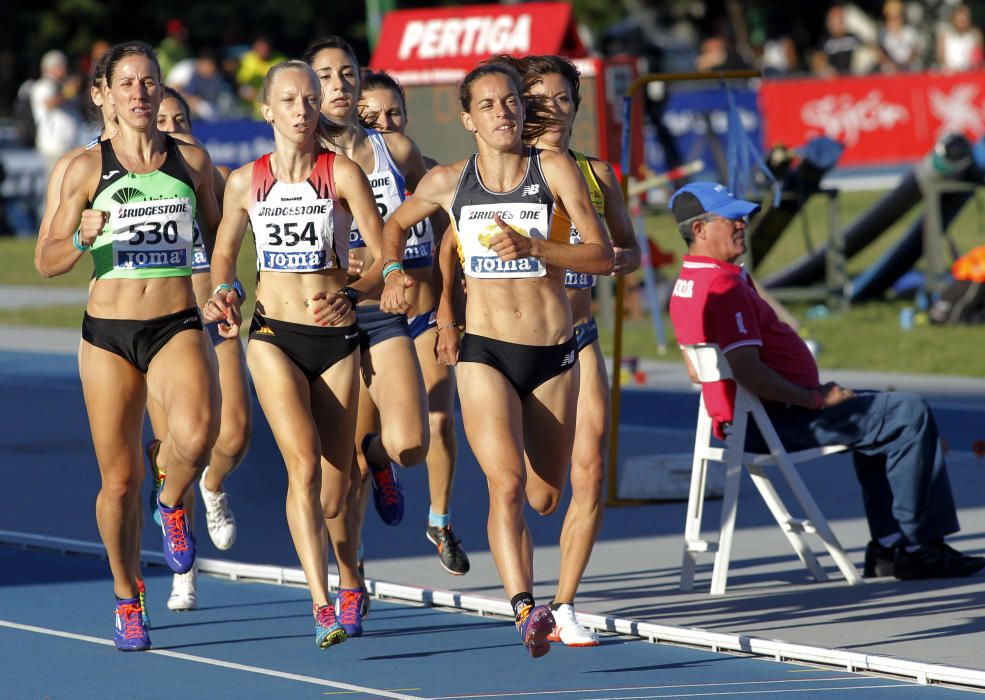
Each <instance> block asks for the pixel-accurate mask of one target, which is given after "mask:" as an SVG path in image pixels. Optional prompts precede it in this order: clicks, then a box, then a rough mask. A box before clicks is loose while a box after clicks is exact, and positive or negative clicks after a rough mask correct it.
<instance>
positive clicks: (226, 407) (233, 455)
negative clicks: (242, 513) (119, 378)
mask: <svg viewBox="0 0 985 700" xmlns="http://www.w3.org/2000/svg"><path fill="white" fill-rule="evenodd" d="M157 128H158V129H159V130H160V131H162V132H164V133H166V134H172V135H174V136H175V138H178V139H180V140H183V141H192V142H195V139H194V137H192V136H191V133H192V118H191V111H190V110H189V107H188V103H187V102H186V101H185V98H184V97H182V95H181V93H179V92H178V91H177V90H175V89H174V88H170V87H165V88H164V99H163V100H161V107H160V108H159V109H158V111H157ZM214 185H215V192H216V197H217V199H218V201H220V202H221V201H222V193H223V190H224V188H225V178H224V177H223V175H222V174H221V173H220V172H219V169H218V168H216V169H215V172H214ZM209 243H210V245H209V246H208V247H211V241H210V242H209ZM209 269H210V267H209V255H208V250H207V247H206V241H205V239H204V237H203V236H202V233H201V230H200V228H199V227H198V226H196V227H195V240H194V244H193V246H192V288H193V289H194V290H195V301H196V303H198V304H199V305H200V306H204V305H205V303H206V302H207V300H208V298H209V294H210V292H211V291H212V286H211V280H210V279H209ZM234 287H235V289H236V290H237V291H239V292H240V293H242V286H240V285H239V283H238V282H235V283H234ZM218 326H219V324H218V322H215V323H209V324H207V325H206V331H207V333H208V335H209V341H210V344H211V345H212V346H213V348H214V349H215V355H216V359H217V360H218V365H219V375H218V380H219V389H220V393H221V412H220V418H219V436H218V437H217V438H216V441H215V444H214V445H213V446H212V454H211V455H210V457H209V463H208V465H207V466H206V467H205V469H204V470H203V472H202V478H201V479H200V480H199V484H198V485H199V488H200V489H201V491H202V502H203V504H204V505H205V520H206V525H207V527H208V531H209V537H210V538H211V540H212V544H214V545H215V547H216V549H221V550H226V549H229V548H230V547H232V546H233V542H234V541H235V540H236V519H235V517H234V516H233V512H232V509H231V508H230V506H229V500H228V496H227V495H226V493H225V491H224V490H223V489H222V484H223V483H224V482H225V479H226V477H227V476H229V474H230V473H231V472H232V471H233V470H234V469H235V468H236V467H237V466H238V465H239V463H240V462H241V461H242V460H243V457H245V456H246V450H247V448H248V447H249V442H250V431H251V422H252V403H253V402H252V398H251V397H250V394H249V390H248V388H247V384H246V358H245V357H244V355H243V346H242V345H241V344H240V343H239V342H235V341H237V340H238V339H232V340H233V341H234V342H226V341H227V340H229V339H227V338H224V337H222V336H221V335H219V331H218ZM147 412H148V413H149V414H150V419H151V425H152V426H153V427H154V433H155V434H156V435H165V434H167V425H168V423H167V414H166V413H164V410H163V408H162V407H161V406H160V404H158V403H157V402H156V401H149V402H148V404H147ZM160 444H161V441H160V440H156V439H155V440H152V441H151V442H150V443H148V445H147V448H146V450H145V451H146V453H147V456H148V459H149V461H150V466H151V471H152V475H153V477H154V486H155V488H154V489H152V491H155V490H157V489H159V488H160V485H161V484H162V483H163V482H164V477H165V474H164V473H163V472H162V470H161V469H160V467H159V466H158V464H157V460H156V457H157V451H158V448H159V447H160ZM152 499H153V495H152ZM152 502H153V501H152ZM184 502H185V508H186V510H187V511H188V524H189V527H192V528H194V525H195V489H194V488H191V489H189V490H188V492H187V493H186V494H185V498H184ZM152 510H153V512H154V517H155V519H157V518H159V517H160V515H159V514H158V513H157V512H156V509H153V507H152ZM195 578H196V569H195V568H194V567H193V568H192V569H191V571H189V572H187V573H184V574H175V575H174V578H173V580H172V582H171V595H170V597H169V598H168V608H169V609H171V610H194V609H195V607H196V606H197V604H198V596H197V593H196V587H195Z"/></svg>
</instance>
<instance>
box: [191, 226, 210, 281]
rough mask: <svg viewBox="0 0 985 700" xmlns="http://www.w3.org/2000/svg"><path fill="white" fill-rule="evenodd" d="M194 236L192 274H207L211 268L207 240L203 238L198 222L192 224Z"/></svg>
mask: <svg viewBox="0 0 985 700" xmlns="http://www.w3.org/2000/svg"><path fill="white" fill-rule="evenodd" d="M192 227H193V229H194V234H193V236H192V272H205V271H206V270H208V269H209V268H210V265H209V254H208V252H207V251H206V250H205V239H204V238H203V237H202V230H201V229H200V228H199V227H198V222H197V221H195V222H193V223H192Z"/></svg>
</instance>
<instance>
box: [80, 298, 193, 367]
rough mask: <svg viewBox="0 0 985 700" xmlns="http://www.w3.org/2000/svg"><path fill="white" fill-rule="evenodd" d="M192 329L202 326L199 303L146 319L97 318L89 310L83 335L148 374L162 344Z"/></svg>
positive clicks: (85, 317) (87, 340) (83, 320)
mask: <svg viewBox="0 0 985 700" xmlns="http://www.w3.org/2000/svg"><path fill="white" fill-rule="evenodd" d="M188 330H196V331H201V330H202V315H201V313H199V310H198V307H195V306H193V307H191V308H188V309H183V310H181V311H178V312H177V313H173V314H168V315H167V316H158V317H157V318H151V319H148V320H146V321H136V320H131V319H118V318H95V317H93V316H90V315H89V313H88V312H86V314H85V316H84V317H83V318H82V338H83V339H84V340H85V341H86V342H87V343H89V344H90V345H95V346H96V347H97V348H102V349H103V350H108V351H109V352H112V353H115V354H117V355H119V356H120V357H122V358H123V359H124V360H126V361H127V362H129V363H130V364H131V365H133V366H134V367H136V368H137V369H138V370H140V371H141V372H142V373H144V374H147V368H148V367H150V363H151V360H153V359H154V356H155V355H156V354H157V353H158V352H159V351H160V350H161V348H163V347H164V346H165V345H166V344H167V342H168V341H169V340H171V338H173V337H174V336H176V335H177V334H178V333H181V332H182V331H188Z"/></svg>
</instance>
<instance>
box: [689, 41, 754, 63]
mask: <svg viewBox="0 0 985 700" xmlns="http://www.w3.org/2000/svg"><path fill="white" fill-rule="evenodd" d="M694 65H695V67H696V68H697V69H698V70H700V71H713V70H742V69H744V68H748V67H749V65H748V64H747V63H746V62H745V61H744V60H743V58H742V56H740V55H739V52H738V51H736V50H735V46H734V44H733V42H731V41H730V40H729V39H727V38H725V37H724V36H713V37H709V38H708V39H705V40H704V41H703V42H702V43H701V53H699V54H698V57H697V58H696V59H695V60H694Z"/></svg>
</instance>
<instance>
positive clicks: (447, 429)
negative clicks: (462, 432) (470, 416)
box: [428, 412, 455, 446]
mask: <svg viewBox="0 0 985 700" xmlns="http://www.w3.org/2000/svg"><path fill="white" fill-rule="evenodd" d="M428 426H429V427H430V429H431V441H432V442H437V443H439V444H441V445H448V446H451V445H454V444H455V420H454V418H452V416H451V414H450V413H444V412H432V413H429V414H428Z"/></svg>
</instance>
